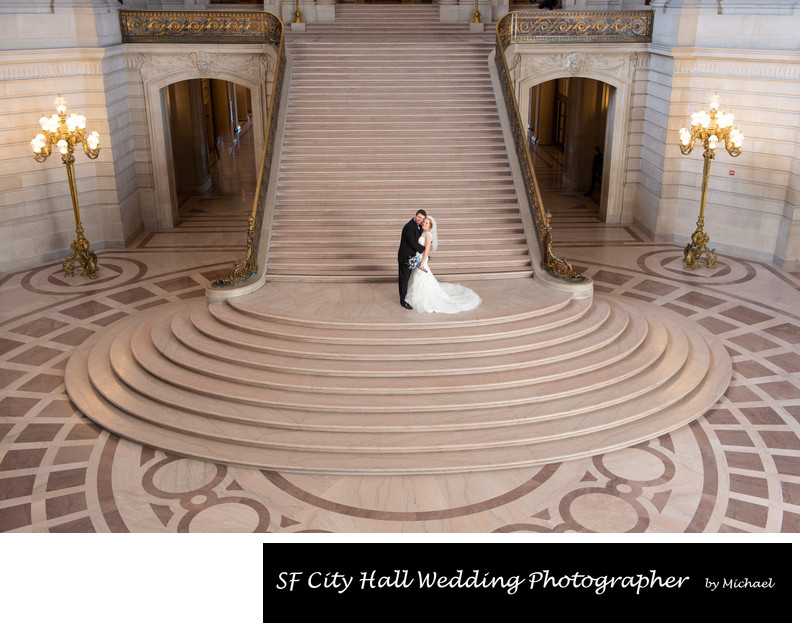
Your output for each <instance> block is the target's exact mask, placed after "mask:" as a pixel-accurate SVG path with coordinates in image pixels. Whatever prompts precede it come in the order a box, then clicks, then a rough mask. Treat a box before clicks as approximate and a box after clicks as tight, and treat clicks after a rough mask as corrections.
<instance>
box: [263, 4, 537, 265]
mask: <svg viewBox="0 0 800 631" xmlns="http://www.w3.org/2000/svg"><path fill="white" fill-rule="evenodd" d="M336 9H337V12H338V15H337V22H336V23H335V24H330V25H327V24H320V23H311V24H309V25H308V27H307V28H308V31H307V32H306V33H301V34H294V35H290V36H289V38H288V43H287V50H288V52H289V54H291V56H292V59H293V68H294V69H293V74H292V87H291V92H290V100H289V110H288V115H287V118H286V131H285V139H284V143H283V152H282V154H281V166H280V172H279V178H278V191H277V195H278V197H277V202H276V209H275V221H274V226H273V231H272V238H271V244H270V249H269V261H268V264H267V273H268V278H269V279H270V280H314V281H320V280H343V279H346V280H348V281H353V280H355V279H360V280H388V279H393V278H396V276H397V263H396V261H397V244H398V242H399V240H400V229H401V228H402V226H403V224H404V223H405V222H407V221H408V220H409V219H410V218H411V217H412V216H413V215H414V213H415V212H416V211H417V209H419V208H424V209H426V210H427V211H428V212H429V213H430V214H431V215H433V216H435V217H436V219H437V221H438V225H439V235H440V240H441V248H440V250H439V251H438V252H437V255H436V261H435V270H436V274H437V276H439V277H442V278H448V279H459V280H467V279H472V278H476V277H478V276H480V275H484V274H491V275H492V276H493V277H504V278H514V277H530V276H531V274H532V271H531V261H530V254H529V252H528V247H527V244H526V242H525V235H524V234H523V228H522V222H521V220H520V214H519V206H518V203H517V198H516V193H515V189H514V184H513V181H512V178H511V170H510V168H509V163H508V154H507V152H506V148H505V144H504V141H503V135H502V132H501V128H500V120H499V118H498V114H497V104H496V102H495V96H494V92H493V91H492V85H491V80H490V76H489V67H488V63H487V57H488V55H489V52H490V51H491V49H492V47H493V43H494V40H493V36H492V33H491V32H488V33H487V34H486V35H472V36H470V35H469V33H468V28H467V25H465V24H444V25H442V24H440V23H439V22H438V11H439V8H438V6H435V5H389V6H387V5H337V7H336Z"/></svg>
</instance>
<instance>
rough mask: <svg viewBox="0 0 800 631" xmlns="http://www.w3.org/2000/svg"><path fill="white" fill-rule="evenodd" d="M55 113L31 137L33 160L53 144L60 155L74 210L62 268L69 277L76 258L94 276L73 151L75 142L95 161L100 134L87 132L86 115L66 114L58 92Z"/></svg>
mask: <svg viewBox="0 0 800 631" xmlns="http://www.w3.org/2000/svg"><path fill="white" fill-rule="evenodd" d="M55 105H56V113H55V114H53V115H51V116H50V117H47V116H42V117H41V118H40V119H39V124H40V125H41V126H42V131H41V133H38V134H36V136H35V137H34V139H33V140H31V147H32V148H33V159H34V160H36V161H37V162H44V161H45V160H47V158H48V157H49V156H50V153H51V152H52V150H53V146H54V145H55V146H56V147H57V148H58V151H59V153H60V154H61V161H62V162H63V163H64V166H66V167H67V181H68V182H69V194H70V196H71V197H72V210H73V211H74V213H75V232H76V234H77V238H76V239H75V241H73V242H72V245H71V246H70V247H71V248H72V252H73V254H72V256H68V257H67V258H65V259H64V263H63V264H62V267H63V268H64V275H65V276H72V275H73V274H74V273H75V259H78V261H79V262H80V265H81V266H82V267H83V272H81V274H82V275H83V276H88V277H89V278H94V277H95V276H96V275H97V255H96V254H95V253H94V252H92V251H91V250H90V249H89V241H88V240H87V239H86V237H85V236H83V226H82V225H81V214H80V211H79V210H78V193H77V191H76V190H75V155H74V153H73V151H74V149H75V147H76V145H79V144H80V145H83V151H84V153H86V155H87V156H89V159H91V160H94V159H95V158H96V157H97V156H98V155H100V134H98V133H97V132H96V131H94V130H92V131H91V132H90V133H89V134H87V133H86V117H85V116H82V115H80V114H76V113H75V112H71V113H70V115H69V116H67V100H66V99H65V98H64V97H63V96H61V95H60V94H59V95H58V97H57V98H56V100H55Z"/></svg>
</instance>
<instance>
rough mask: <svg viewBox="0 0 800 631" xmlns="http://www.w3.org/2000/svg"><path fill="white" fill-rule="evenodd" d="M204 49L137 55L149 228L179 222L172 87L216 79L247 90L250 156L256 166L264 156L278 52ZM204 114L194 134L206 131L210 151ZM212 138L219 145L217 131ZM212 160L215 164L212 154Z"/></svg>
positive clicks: (200, 111) (197, 117) (198, 115)
mask: <svg viewBox="0 0 800 631" xmlns="http://www.w3.org/2000/svg"><path fill="white" fill-rule="evenodd" d="M179 48H180V47H179ZM204 48H205V47H204V46H202V45H201V46H199V47H198V50H196V51H195V52H192V53H189V54H186V53H180V51H179V50H177V49H176V50H175V51H174V52H172V51H170V52H169V53H167V52H160V51H159V52H152V53H151V52H144V51H143V52H141V53H140V54H139V56H138V61H139V64H140V69H141V73H142V81H143V87H144V96H145V110H146V117H147V132H148V142H149V149H150V161H151V169H152V172H151V173H152V188H151V189H150V191H147V190H146V189H142V190H143V192H142V197H143V199H142V212H143V215H144V220H145V228H149V229H165V228H172V227H173V226H175V225H176V223H177V222H178V221H179V216H178V198H177V192H176V182H175V177H174V173H175V168H174V163H173V141H172V125H171V121H170V117H171V106H170V99H169V90H170V88H169V86H171V85H173V84H179V83H181V82H183V81H186V80H192V79H198V80H200V81H202V80H204V79H208V80H214V79H218V80H221V81H223V82H227V83H229V84H232V85H235V86H237V87H236V89H237V90H240V89H246V90H247V92H248V93H249V97H248V96H246V97H245V100H246V102H247V103H248V105H247V111H248V113H249V114H251V124H252V132H251V134H252V141H253V142H252V145H253V146H252V153H253V156H254V160H255V161H256V163H257V162H258V156H260V155H261V149H262V146H263V138H264V129H265V124H266V113H267V108H268V105H269V103H268V94H270V93H271V91H272V81H273V79H274V69H275V55H276V53H275V51H274V50H273V49H271V48H268V47H267V48H265V47H262V46H258V47H253V48H256V49H257V50H249V51H246V50H245V49H246V48H248V47H246V46H244V45H239V46H237V47H236V49H235V50H231V52H229V53H228V52H222V51H219V50H218V49H214V50H213V51H212V50H204ZM237 100H241V99H237ZM194 103H195V105H197V104H201V103H202V96H200V97H197V96H195V97H194ZM219 111H220V112H224V111H225V108H224V107H220V108H219ZM205 115H206V113H205V109H204V107H203V106H198V107H195V108H194V113H193V115H192V116H193V119H192V120H193V121H194V123H193V124H192V126H191V127H192V130H193V132H194V130H198V131H197V134H198V135H199V134H200V130H202V138H203V139H204V142H206V146H207V147H210V142H209V141H210V135H209V132H208V127H207V122H206V118H205ZM213 133H214V142H216V131H214V132H213ZM192 144H196V145H198V147H200V146H201V145H202V141H201V140H198V139H197V138H193V139H192ZM207 151H208V149H207ZM209 159H212V158H211V152H210V151H209ZM201 170H202V169H201Z"/></svg>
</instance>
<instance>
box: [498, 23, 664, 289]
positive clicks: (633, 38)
mask: <svg viewBox="0 0 800 631" xmlns="http://www.w3.org/2000/svg"><path fill="white" fill-rule="evenodd" d="M496 31H497V53H496V55H495V63H496V65H497V72H498V74H499V76H500V83H501V85H502V89H503V96H504V101H505V104H506V108H507V112H508V118H509V121H510V123H511V132H512V134H513V136H514V146H515V149H516V153H517V158H518V159H519V165H520V168H521V170H522V176H523V180H524V183H525V191H526V195H527V198H528V203H529V206H530V209H531V213H532V214H533V222H534V225H535V226H536V238H537V240H538V242H539V249H540V251H541V253H542V261H541V263H542V268H543V269H544V270H545V271H546V272H547V273H549V274H551V275H552V276H554V277H556V278H560V279H563V280H566V281H570V282H584V281H586V280H587V279H586V278H585V277H584V276H582V275H581V274H578V273H576V272H575V271H573V269H572V265H571V264H570V263H568V262H567V261H566V260H565V259H562V258H558V257H557V256H555V254H553V248H552V246H553V235H552V228H551V226H550V213H548V212H546V211H545V209H544V204H543V203H542V195H541V193H540V192H539V183H538V182H537V180H536V173H535V172H534V170H533V161H532V160H531V155H530V152H529V151H528V139H527V134H526V133H525V125H524V123H523V119H522V116H521V115H520V112H519V106H518V104H517V97H516V93H515V90H514V85H513V82H512V81H511V75H510V73H509V70H508V64H507V63H506V55H505V50H506V48H507V47H508V46H509V45H511V44H517V43H522V42H541V43H545V42H547V43H553V42H564V43H570V42H575V43H581V42H582V43H619V42H649V41H651V40H652V35H653V13H652V11H561V10H559V11H514V12H513V13H507V14H506V15H504V16H503V17H502V18H500V20H499V21H498V23H497V29H496Z"/></svg>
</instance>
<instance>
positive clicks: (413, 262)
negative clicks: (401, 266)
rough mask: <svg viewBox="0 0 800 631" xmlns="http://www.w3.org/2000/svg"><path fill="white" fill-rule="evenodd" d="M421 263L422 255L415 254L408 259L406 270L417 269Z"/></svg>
mask: <svg viewBox="0 0 800 631" xmlns="http://www.w3.org/2000/svg"><path fill="white" fill-rule="evenodd" d="M420 263H422V254H416V255H415V256H412V257H411V258H410V259H408V269H417V268H418V267H419V266H420Z"/></svg>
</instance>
